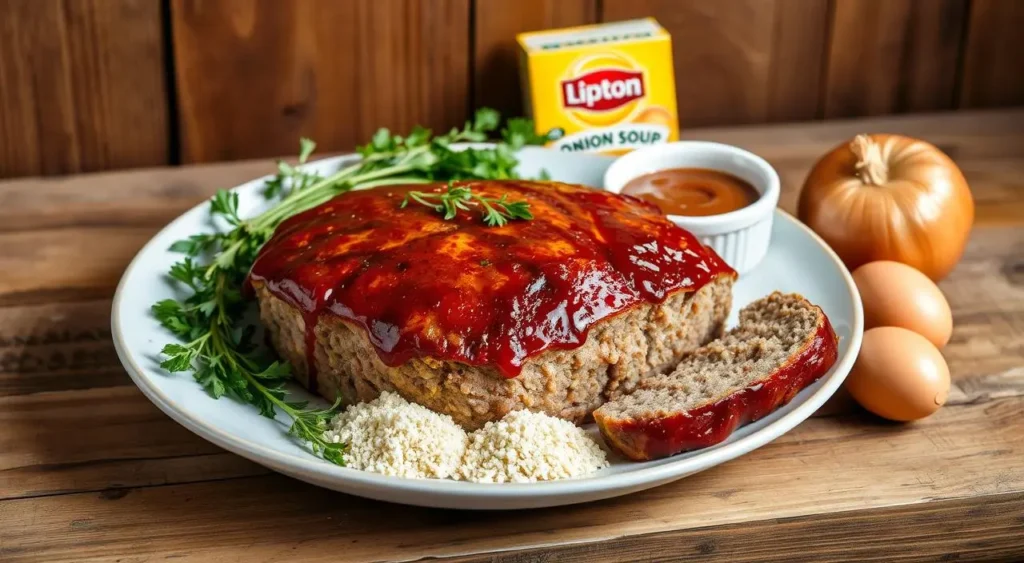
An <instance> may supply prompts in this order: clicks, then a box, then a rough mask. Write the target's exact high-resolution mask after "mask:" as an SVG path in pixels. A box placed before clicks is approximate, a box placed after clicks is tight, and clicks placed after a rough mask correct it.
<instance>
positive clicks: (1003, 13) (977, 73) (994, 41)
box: [960, 0, 1024, 108]
mask: <svg viewBox="0 0 1024 563" xmlns="http://www.w3.org/2000/svg"><path fill="white" fill-rule="evenodd" d="M969 24H970V27H969V28H968V32H967V43H966V45H965V46H964V57H963V58H964V62H963V78H962V83H961V87H960V107H968V108H977V107H993V106H1000V105H1021V104H1022V103H1024V72H1021V57H1022V56H1024V54H1022V53H1024V48H1022V47H1021V43H1022V41H1021V29H1024V2H1017V1H1016V0H973V1H972V2H971V13H970V19H969Z"/></svg>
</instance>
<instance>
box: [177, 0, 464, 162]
mask: <svg viewBox="0 0 1024 563" xmlns="http://www.w3.org/2000/svg"><path fill="white" fill-rule="evenodd" d="M171 7H172V10H171V14H172V19H173V30H174V32H173V36H174V51H175V56H176V64H177V70H178V74H177V76H178V80H177V90H178V102H179V105H180V109H179V115H180V126H181V137H182V146H181V155H182V160H183V161H185V162H204V161H212V160H230V159H239V158H247V157H256V156H268V155H280V154H293V153H295V152H297V150H298V140H299V137H301V136H307V137H311V138H313V139H315V140H316V141H317V142H318V143H319V144H320V147H321V148H322V149H328V150H329V149H351V148H352V147H353V146H355V145H356V144H362V143H365V142H366V140H367V139H368V138H369V137H370V135H371V134H372V133H373V131H375V130H376V129H377V128H378V127H389V128H391V129H394V130H396V131H406V130H408V129H410V128H412V127H413V126H414V125H416V124H423V125H425V126H428V127H432V128H435V129H447V128H450V127H452V126H454V125H461V124H462V122H463V120H464V119H465V117H466V115H467V110H468V108H467V100H468V99H469V98H468V93H469V89H468V84H469V81H470V78H469V48H470V46H469V25H470V22H469V0H438V1H436V2H430V3H429V4H428V3H424V2H419V1H417V0H384V1H380V0H359V1H351V2H334V1H331V0H305V1H303V2H277V1H275V0H225V1H223V2H203V1H197V0H173V1H172V3H171Z"/></svg>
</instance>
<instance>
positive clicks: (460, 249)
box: [250, 181, 735, 386]
mask: <svg viewBox="0 0 1024 563" xmlns="http://www.w3.org/2000/svg"><path fill="white" fill-rule="evenodd" d="M457 185H460V186H466V187H469V188H471V190H472V193H473V194H476V195H480V196H484V197H488V198H502V197H505V198H507V199H506V201H510V202H525V203H527V204H528V205H529V211H530V213H531V214H532V216H533V218H532V219H529V220H512V221H509V222H508V223H507V224H505V225H504V226H500V227H495V226H488V225H486V224H485V223H484V221H483V216H482V214H481V211H482V210H481V208H480V207H476V206H480V205H481V203H479V202H478V201H470V202H468V209H464V210H459V211H458V212H457V213H456V214H455V216H454V217H450V218H446V217H445V216H444V213H443V212H442V211H443V210H440V209H435V208H433V207H431V206H428V205H424V204H423V203H422V202H416V201H413V202H410V204H409V205H406V206H404V207H403V206H402V202H403V201H405V200H406V198H407V196H408V195H409V194H410V192H413V191H419V192H424V193H428V194H442V193H445V192H446V190H448V189H449V186H448V185H444V184H432V185H412V186H385V187H378V188H374V189H370V190H365V191H357V192H350V193H347V194H344V195H342V196H339V197H337V198H335V199H333V200H331V201H328V202H327V203H325V204H323V205H320V206H319V207H316V208H313V209H311V210H309V211H307V212H305V213H302V214H299V215H297V216H295V217H293V218H291V219H289V220H288V221H286V222H284V223H283V224H282V225H281V226H280V227H279V228H278V229H277V231H276V232H275V234H274V236H273V237H272V238H271V240H270V241H269V242H268V243H267V244H266V245H265V246H264V247H263V249H262V250H261V252H260V254H259V257H258V258H257V260H256V262H255V264H254V265H253V268H252V271H251V273H250V281H251V282H252V283H254V284H257V285H259V286H261V287H264V288H266V289H267V290H269V291H270V292H271V293H272V294H273V295H275V296H276V297H278V298H279V299H281V300H283V301H285V302H287V303H289V304H291V305H292V306H294V307H295V308H297V309H298V310H300V311H301V312H302V314H303V316H304V317H305V321H306V322H305V326H306V330H307V333H308V337H307V345H308V348H309V353H312V347H313V345H312V343H313V342H314V341H315V336H314V335H313V328H314V327H315V326H316V325H317V319H318V317H319V316H320V315H323V314H325V313H326V314H330V315H334V316H336V317H340V318H341V319H344V320H346V321H348V322H350V323H352V324H354V325H355V326H357V327H361V329H362V330H364V331H365V332H366V335H367V336H368V338H369V340H370V342H371V343H372V345H373V347H374V348H375V350H376V352H377V354H378V355H379V357H380V359H381V360H382V361H383V362H384V363H385V364H387V365H389V366H398V365H401V364H403V363H405V362H407V361H409V360H410V359H413V358H432V359H435V360H440V361H454V362H459V363H462V364H466V365H471V366H484V365H486V366H492V367H495V368H497V370H498V372H499V373H500V374H502V375H503V376H505V377H515V376H516V375H518V374H519V372H520V370H521V369H522V366H523V363H524V362H525V361H526V360H528V359H529V358H531V357H533V356H536V355H538V354H540V353H542V352H544V351H545V350H549V349H571V348H576V347H578V346H580V345H582V344H583V343H584V342H585V341H586V339H587V333H588V331H589V329H590V328H591V327H592V326H593V325H594V324H595V323H598V322H601V321H602V320H605V319H608V318H610V317H612V316H615V315H617V314H619V313H622V312H624V311H627V310H630V309H631V308H634V307H636V306H637V305H639V304H642V303H661V302H663V301H664V300H665V299H666V298H667V297H669V296H670V295H672V294H675V293H679V292H692V291H696V290H697V289H699V288H701V287H702V286H704V285H705V284H707V283H708V282H709V281H711V280H713V279H715V278H717V277H719V276H720V275H722V274H723V273H724V274H727V275H728V276H735V273H734V272H733V271H732V270H731V269H730V268H729V267H728V266H727V265H726V264H725V263H724V262H723V261H722V260H721V258H719V257H718V255H716V254H715V253H714V252H713V251H711V250H709V249H707V248H705V247H704V246H702V245H701V244H700V243H699V241H698V240H697V239H696V238H695V237H694V236H693V235H691V234H690V233H689V232H687V231H685V230H683V229H681V228H679V227H677V226H675V225H674V224H673V223H671V222H670V221H668V219H666V218H665V216H664V215H662V214H661V212H660V211H659V210H658V209H657V208H656V207H654V206H653V205H651V204H648V203H646V202H643V201H640V200H638V199H634V198H632V197H629V196H621V195H617V194H612V193H609V192H604V191H600V190H595V189H591V188H586V187H582V186H574V185H569V184H562V183H556V182H528V181H473V182H463V183H459V184H457ZM431 201H436V200H431ZM313 363H314V362H313V361H309V362H308V365H310V366H312V365H313ZM311 386H313V385H312V382H311Z"/></svg>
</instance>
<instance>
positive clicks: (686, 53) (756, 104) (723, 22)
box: [603, 0, 827, 128]
mask: <svg viewBox="0 0 1024 563" xmlns="http://www.w3.org/2000/svg"><path fill="white" fill-rule="evenodd" d="M826 6H827V4H826V2H825V0H770V1H763V0H742V1H740V0H737V1H734V2H703V1H701V0H606V1H605V2H604V3H603V9H604V12H603V19H604V20H605V21H614V20H622V19H628V18H633V17H641V16H648V15H652V16H654V17H655V18H656V19H657V20H658V22H659V23H661V25H662V26H664V27H665V28H666V29H667V30H668V32H669V33H670V34H671V35H672V55H673V62H674V65H675V69H676V95H677V98H678V106H679V115H680V120H681V122H682V126H683V127H684V128H686V127H692V126H700V125H707V124H732V123H762V122H766V121H773V120H783V119H811V118H813V117H815V116H816V115H817V113H818V105H817V98H818V89H819V82H820V80H819V74H818V72H819V70H820V61H821V58H822V56H823V54H824V52H825V29H826V27H827V19H826V16H827V10H826Z"/></svg>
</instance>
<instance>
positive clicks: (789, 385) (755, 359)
mask: <svg viewBox="0 0 1024 563" xmlns="http://www.w3.org/2000/svg"><path fill="white" fill-rule="evenodd" d="M837 343H838V339H837V337H836V334H835V332H834V331H833V330H832V326H831V325H830V324H829V321H828V318H827V317H826V316H825V314H824V313H823V312H822V310H821V309H820V308H819V307H817V306H815V305H812V304H811V303H810V302H809V301H807V300H806V299H804V298H803V297H801V296H799V295H794V294H789V295H785V294H781V293H773V294H772V295H769V296H768V297H765V298H763V299H761V300H758V301H755V302H754V303H751V304H750V305H748V306H746V307H744V308H743V310H742V311H741V312H740V324H739V326H738V327H737V328H735V329H733V330H731V331H729V333H728V334H726V335H725V336H724V337H723V338H721V339H719V340H715V341H713V342H711V343H710V344H708V345H706V346H703V347H702V348H700V349H698V350H697V351H696V352H694V353H692V354H691V355H689V356H687V357H686V359H684V360H683V361H682V363H680V364H679V365H678V366H677V367H676V368H675V370H673V371H672V372H671V373H669V374H667V375H657V376H653V377H646V378H642V379H641V380H640V381H639V383H638V384H637V386H636V389H635V390H634V391H632V392H631V393H628V394H626V395H625V396H622V397H619V398H618V399H616V400H613V401H610V402H607V403H605V404H604V405H603V406H602V407H601V408H599V409H597V410H596V411H595V412H594V420H595V421H596V422H597V424H598V427H599V428H600V429H601V433H602V435H603V436H604V437H605V440H606V441H607V442H608V443H609V444H610V445H611V446H613V447H614V448H615V449H616V450H618V451H620V452H622V453H623V454H624V455H625V456H626V457H629V458H630V459H634V460H648V459H656V458H661V457H667V456H670V455H674V454H677V453H680V452H683V451H687V450H692V449H697V448H703V447H707V446H710V445H713V444H716V443H718V442H721V441H723V440H725V439H726V438H727V437H728V436H729V434H731V433H732V432H733V430H735V429H736V428H737V427H739V426H741V425H743V424H745V423H747V422H750V421H754V420H757V419H759V418H761V417H763V416H765V415H767V414H768V413H770V412H772V411H773V410H775V409H776V408H778V407H779V406H781V405H783V404H785V403H787V402H788V401H789V400H791V399H792V398H793V396H794V395H796V394H797V393H798V392H799V391H800V390H801V389H803V388H804V387H806V386H807V385H809V384H810V383H812V382H813V381H815V380H817V379H818V378H819V377H821V376H822V375H824V374H825V372H827V371H828V369H829V368H830V367H832V364H833V363H835V361H836V357H837V354H838V352H837Z"/></svg>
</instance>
